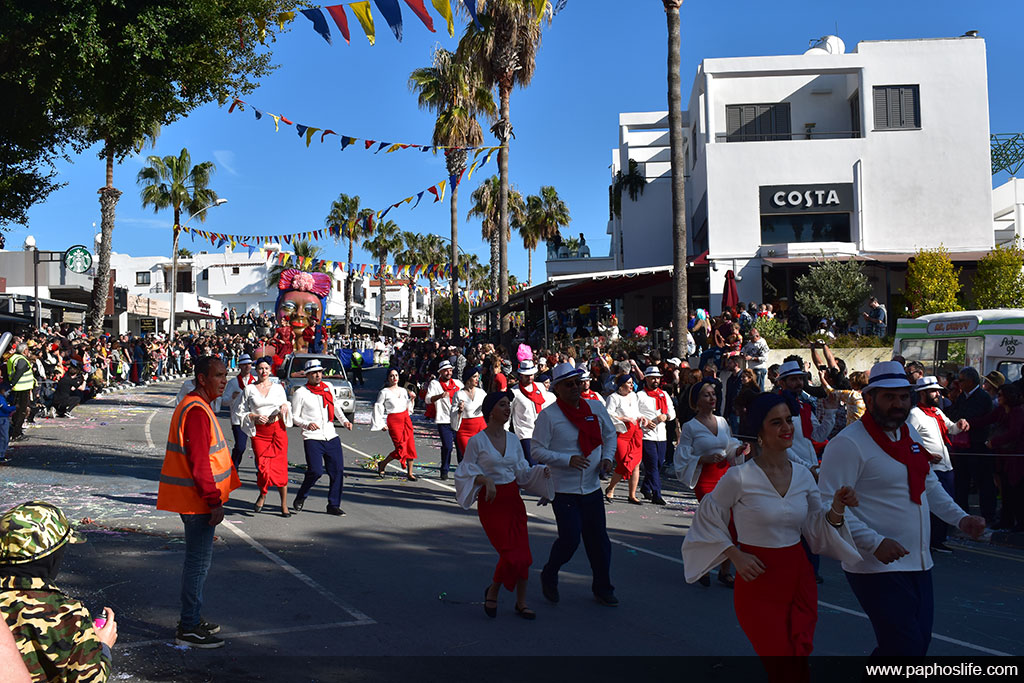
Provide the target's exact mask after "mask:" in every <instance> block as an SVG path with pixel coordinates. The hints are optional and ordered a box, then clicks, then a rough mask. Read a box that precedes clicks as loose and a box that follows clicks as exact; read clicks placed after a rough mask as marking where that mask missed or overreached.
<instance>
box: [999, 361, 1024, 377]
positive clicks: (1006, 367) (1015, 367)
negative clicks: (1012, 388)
mask: <svg viewBox="0 0 1024 683" xmlns="http://www.w3.org/2000/svg"><path fill="white" fill-rule="evenodd" d="M1022 363H1024V361H1019V360H1004V361H1002V362H1001V363H999V367H997V368H996V370H998V371H999V372H1001V373H1003V377H1005V378H1006V381H1007V382H1016V381H1017V380H1019V379H1020V366H1021V364H1022Z"/></svg>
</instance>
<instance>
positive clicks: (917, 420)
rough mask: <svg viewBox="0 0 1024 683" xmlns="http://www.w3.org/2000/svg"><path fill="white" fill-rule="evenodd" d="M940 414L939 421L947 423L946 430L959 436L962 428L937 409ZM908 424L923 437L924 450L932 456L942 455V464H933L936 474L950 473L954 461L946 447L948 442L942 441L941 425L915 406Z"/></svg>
mask: <svg viewBox="0 0 1024 683" xmlns="http://www.w3.org/2000/svg"><path fill="white" fill-rule="evenodd" d="M936 410H938V412H939V419H940V420H942V421H943V422H945V423H946V429H947V430H948V431H949V433H950V435H953V434H959V433H960V428H959V427H957V426H956V423H955V422H953V421H952V420H950V419H949V418H948V417H946V414H945V413H944V412H942V410H941V409H938V408H936ZM907 424H909V425H910V426H911V427H913V428H914V429H916V430H917V433H918V434H920V435H921V445H922V446H924V449H925V450H926V451H928V452H929V453H931V454H932V455H941V456H942V462H936V463H932V469H933V470H935V471H936V472H949V471H950V470H951V469H953V461H952V460H950V459H949V448H947V447H946V442H945V441H943V440H942V432H941V431H939V423H938V422H936V421H935V418H933V417H932V416H931V415H928V414H926V413H925V412H924V411H923V410H921V409H920V408H919V407H917V406H914V408H913V409H912V410H911V411H910V418H909V419H907Z"/></svg>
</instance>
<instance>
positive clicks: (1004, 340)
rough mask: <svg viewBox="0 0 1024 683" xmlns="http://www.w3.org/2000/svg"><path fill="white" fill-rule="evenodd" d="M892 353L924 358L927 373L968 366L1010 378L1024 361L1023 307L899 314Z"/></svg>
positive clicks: (1015, 378) (909, 358)
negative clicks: (917, 314)
mask: <svg viewBox="0 0 1024 683" xmlns="http://www.w3.org/2000/svg"><path fill="white" fill-rule="evenodd" d="M893 353H895V354H898V355H900V356H903V357H904V358H906V359H907V360H908V361H910V360H916V361H919V362H921V363H923V364H924V366H925V371H926V372H927V373H928V374H936V373H938V372H952V371H955V370H956V369H958V368H960V367H963V366H966V365H970V366H971V367H973V368H975V369H976V370H977V371H978V372H980V373H981V374H982V375H986V374H988V373H989V372H992V371H993V370H998V371H999V372H1001V373H1003V375H1004V376H1005V377H1006V380H1007V381H1008V382H1014V381H1016V380H1018V379H1020V376H1021V365H1022V364H1024V309H1021V308H1000V309H995V310H984V311H957V312H954V313H934V314H932V315H923V316H921V317H920V318H900V319H899V320H898V321H897V322H896V342H895V344H894V346H893Z"/></svg>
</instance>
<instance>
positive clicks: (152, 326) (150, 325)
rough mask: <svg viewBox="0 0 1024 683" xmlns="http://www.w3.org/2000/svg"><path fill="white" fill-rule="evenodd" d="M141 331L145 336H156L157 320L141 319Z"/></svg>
mask: <svg viewBox="0 0 1024 683" xmlns="http://www.w3.org/2000/svg"><path fill="white" fill-rule="evenodd" d="M139 331H140V332H142V333H143V334H156V318H141V319H140V320H139Z"/></svg>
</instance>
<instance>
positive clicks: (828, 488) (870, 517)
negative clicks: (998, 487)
mask: <svg viewBox="0 0 1024 683" xmlns="http://www.w3.org/2000/svg"><path fill="white" fill-rule="evenodd" d="M910 390H911V384H910V381H909V380H908V379H907V375H906V372H905V370H904V369H903V366H902V365H900V364H899V363H897V362H895V361H884V362H881V363H876V364H875V366H874V367H873V368H872V369H871V375H870V381H869V383H868V385H867V386H866V387H864V389H863V392H862V393H863V395H864V402H865V404H866V406H867V411H866V412H865V413H864V416H863V417H862V418H861V419H860V420H859V421H857V422H854V423H852V424H850V425H849V426H847V427H846V428H845V429H844V430H843V431H841V432H840V433H839V434H837V435H836V436H835V437H834V438H833V439H832V440H831V441H830V442H829V444H828V447H826V448H825V455H824V458H823V460H822V464H821V476H820V479H819V486H820V488H821V496H822V501H823V505H826V506H827V505H830V504H831V501H832V495H833V494H834V493H835V492H836V491H837V490H838V489H839V488H841V487H843V486H851V487H853V489H854V490H855V491H856V492H857V498H858V499H859V500H860V505H859V506H857V507H855V508H848V509H847V514H846V522H845V523H846V524H847V525H848V526H849V528H850V534H851V535H852V536H853V540H854V543H856V545H857V547H858V549H859V550H860V555H861V560H860V561H859V562H843V569H844V571H845V572H846V578H847V580H848V581H849V583H850V588H852V589H853V593H854V595H856V596H857V600H858V602H860V605H861V607H862V608H863V610H864V612H865V613H867V615H868V618H869V619H870V620H871V625H872V627H873V628H874V631H875V638H876V639H877V641H878V645H877V647H876V648H875V650H874V652H873V653H872V656H877V657H886V656H898V657H924V656H925V654H927V652H928V645H929V643H930V642H931V634H932V618H933V615H934V600H933V596H932V576H931V569H932V556H931V553H930V552H929V550H928V545H929V537H930V535H931V524H930V521H929V513H931V512H934V513H935V514H936V516H938V517H939V518H941V519H942V520H944V521H945V522H948V523H949V524H955V525H957V526H958V527H959V528H960V530H961V531H963V532H964V533H966V534H968V535H970V536H972V537H974V538H977V537H978V536H980V535H981V534H982V533H983V532H984V530H985V520H984V518H982V517H975V516H970V515H968V514H967V513H966V512H964V511H963V510H962V509H961V508H960V507H959V506H958V505H957V504H956V503H955V502H954V501H953V498H952V497H951V496H950V495H949V494H948V493H947V492H946V490H945V489H944V488H943V487H942V484H941V483H939V480H938V478H937V477H936V476H935V473H934V472H933V471H932V468H931V464H930V462H929V457H928V453H927V452H926V451H925V448H924V447H923V446H922V445H921V435H920V434H918V432H917V430H916V429H914V428H913V427H912V426H910V425H908V424H907V418H908V417H909V415H910V407H911V401H910V393H911V392H910Z"/></svg>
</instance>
